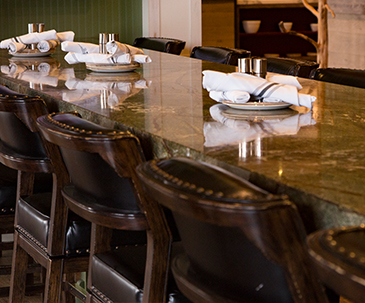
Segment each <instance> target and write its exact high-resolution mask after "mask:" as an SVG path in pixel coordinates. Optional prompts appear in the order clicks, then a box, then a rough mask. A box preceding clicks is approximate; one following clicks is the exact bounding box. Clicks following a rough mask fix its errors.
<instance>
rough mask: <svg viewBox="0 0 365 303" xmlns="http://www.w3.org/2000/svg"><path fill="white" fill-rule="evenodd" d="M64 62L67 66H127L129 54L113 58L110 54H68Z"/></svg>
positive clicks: (129, 59) (129, 61) (129, 60)
mask: <svg viewBox="0 0 365 303" xmlns="http://www.w3.org/2000/svg"><path fill="white" fill-rule="evenodd" d="M65 60H66V61H67V63H69V64H76V63H99V64H115V63H121V64H129V63H131V56H130V55H129V54H123V55H119V56H117V57H115V56H113V55H111V54H78V53H73V52H69V53H67V54H66V56H65Z"/></svg>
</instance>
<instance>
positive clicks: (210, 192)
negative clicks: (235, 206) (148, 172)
mask: <svg viewBox="0 0 365 303" xmlns="http://www.w3.org/2000/svg"><path fill="white" fill-rule="evenodd" d="M150 167H151V169H152V171H154V172H155V173H157V174H158V175H160V176H162V177H163V178H165V179H167V180H169V181H171V182H172V183H174V184H176V185H178V186H182V187H184V188H189V189H191V190H195V191H196V192H197V193H198V194H201V193H204V194H205V195H207V196H211V195H213V194H214V196H216V197H218V198H222V197H223V196H224V194H223V193H222V192H218V193H214V191H213V190H211V189H204V188H203V187H198V188H197V186H196V185H195V184H191V183H189V182H184V181H183V180H181V179H179V178H177V177H174V176H172V175H170V174H168V173H167V172H165V171H163V170H162V169H161V168H159V167H158V166H157V161H156V160H152V161H151V165H150Z"/></svg>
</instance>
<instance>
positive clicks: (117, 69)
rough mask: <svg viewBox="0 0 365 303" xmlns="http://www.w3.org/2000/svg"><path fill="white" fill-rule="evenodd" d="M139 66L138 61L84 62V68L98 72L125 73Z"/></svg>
mask: <svg viewBox="0 0 365 303" xmlns="http://www.w3.org/2000/svg"><path fill="white" fill-rule="evenodd" d="M139 67H141V64H139V63H131V64H120V63H115V64H99V63H86V68H87V69H89V70H91V71H93V72H98V73H125V72H131V71H134V70H136V69H137V68H139Z"/></svg>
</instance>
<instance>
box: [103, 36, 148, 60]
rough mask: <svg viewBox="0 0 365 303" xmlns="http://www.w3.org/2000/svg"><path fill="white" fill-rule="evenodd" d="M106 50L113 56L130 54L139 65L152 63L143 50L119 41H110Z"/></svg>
mask: <svg viewBox="0 0 365 303" xmlns="http://www.w3.org/2000/svg"><path fill="white" fill-rule="evenodd" d="M106 50H107V51H108V53H109V54H112V55H113V56H119V55H122V54H126V53H127V54H130V55H131V57H132V61H134V62H138V63H149V62H151V61H152V60H151V58H150V57H149V56H147V55H145V54H144V52H143V51H142V50H141V49H139V48H137V47H134V46H131V45H128V44H124V43H120V42H118V41H109V42H108V43H107V44H106Z"/></svg>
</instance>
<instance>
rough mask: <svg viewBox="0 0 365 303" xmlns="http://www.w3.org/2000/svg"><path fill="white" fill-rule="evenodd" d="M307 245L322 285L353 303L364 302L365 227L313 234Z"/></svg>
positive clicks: (322, 231)
mask: <svg viewBox="0 0 365 303" xmlns="http://www.w3.org/2000/svg"><path fill="white" fill-rule="evenodd" d="M308 245H309V253H310V256H311V258H312V261H313V264H314V266H315V268H316V269H317V272H318V276H319V277H320V279H321V280H322V281H323V283H324V284H325V285H327V286H328V287H329V288H330V289H332V290H333V291H335V292H336V293H337V294H339V295H341V296H342V297H344V298H346V299H348V300H350V301H351V302H353V303H361V302H364V299H365V225H362V226H350V227H341V228H332V229H326V230H320V231H317V232H314V233H313V234H311V235H309V237H308Z"/></svg>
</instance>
